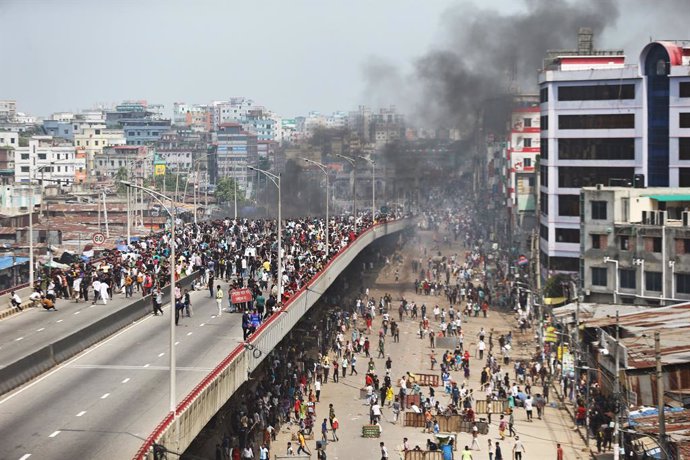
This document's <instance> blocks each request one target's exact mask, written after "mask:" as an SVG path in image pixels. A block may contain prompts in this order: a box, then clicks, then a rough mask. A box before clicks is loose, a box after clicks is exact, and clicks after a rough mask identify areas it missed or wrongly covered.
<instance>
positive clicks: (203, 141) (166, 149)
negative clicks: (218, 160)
mask: <svg viewBox="0 0 690 460" xmlns="http://www.w3.org/2000/svg"><path fill="white" fill-rule="evenodd" d="M209 141H210V136H209V134H208V133H198V132H195V131H193V128H192V129H191V130H184V129H178V130H177V131H169V132H167V133H164V134H163V136H162V137H161V139H160V141H158V143H157V144H156V154H157V155H158V157H159V158H160V159H161V160H163V161H165V165H166V168H169V169H171V170H173V171H185V172H188V171H190V170H191V169H192V168H193V167H196V166H197V165H196V164H195V162H197V160H198V166H199V167H200V168H202V169H206V163H207V162H206V158H204V155H206V153H207V152H208V143H209Z"/></svg>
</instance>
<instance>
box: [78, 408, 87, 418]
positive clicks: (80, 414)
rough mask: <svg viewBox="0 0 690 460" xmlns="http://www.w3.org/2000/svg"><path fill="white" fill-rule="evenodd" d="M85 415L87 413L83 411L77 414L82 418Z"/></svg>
mask: <svg viewBox="0 0 690 460" xmlns="http://www.w3.org/2000/svg"><path fill="white" fill-rule="evenodd" d="M85 413H86V411H85V410H83V411H81V412H79V413H78V414H77V417H81V416H82V415H84V414H85Z"/></svg>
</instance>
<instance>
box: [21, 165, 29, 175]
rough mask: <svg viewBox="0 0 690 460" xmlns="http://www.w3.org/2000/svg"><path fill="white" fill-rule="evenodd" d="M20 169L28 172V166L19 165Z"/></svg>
mask: <svg viewBox="0 0 690 460" xmlns="http://www.w3.org/2000/svg"><path fill="white" fill-rule="evenodd" d="M21 171H22V172H23V173H28V172H29V167H28V166H22V167H21Z"/></svg>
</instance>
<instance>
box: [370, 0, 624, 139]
mask: <svg viewBox="0 0 690 460" xmlns="http://www.w3.org/2000/svg"><path fill="white" fill-rule="evenodd" d="M525 7H526V8H525V10H524V12H520V13H516V14H505V13H502V12H500V11H497V10H492V9H485V8H478V7H476V6H475V5H472V4H469V3H463V4H460V5H459V6H457V7H454V8H452V9H450V10H449V11H448V12H447V13H446V14H445V15H444V17H443V21H442V25H443V27H444V29H445V30H446V31H447V35H448V38H447V40H446V41H445V43H444V44H443V45H442V46H440V47H438V48H436V49H433V50H431V51H430V52H428V53H427V54H426V55H424V56H422V57H420V58H418V59H417V60H416V61H415V62H414V65H413V71H412V73H411V74H410V75H408V76H407V77H406V78H402V77H401V76H400V71H399V70H398V69H396V68H390V66H388V65H379V66H376V65H374V64H372V63H371V62H368V63H367V64H366V65H365V67H364V76H365V79H366V80H367V84H368V91H367V93H368V94H374V93H376V92H379V91H381V92H384V93H386V92H388V91H389V88H390V87H391V85H390V83H391V81H393V82H401V81H404V82H405V84H406V88H405V89H403V90H400V89H399V88H397V85H396V86H394V88H396V91H397V92H398V94H402V95H403V96H404V97H405V99H407V100H408V101H412V104H411V107H405V109H406V110H408V111H410V112H411V113H413V114H415V115H416V120H413V122H417V123H418V124H423V125H426V126H433V127H442V128H460V129H461V130H462V131H464V132H468V131H470V130H471V129H472V128H473V127H474V126H475V122H476V120H477V117H478V116H479V115H480V114H481V115H483V116H484V117H485V120H484V122H485V123H487V125H486V127H487V129H496V130H500V129H502V127H504V126H505V125H504V123H505V121H504V118H503V117H504V116H505V111H504V110H496V113H497V114H496V115H495V116H492V115H491V114H489V115H488V116H487V112H486V108H487V107H490V106H493V107H496V106H498V107H500V108H503V106H504V105H505V103H506V102H507V96H508V95H510V94H511V93H513V92H520V91H522V92H535V91H536V87H537V72H538V70H539V69H540V68H541V64H542V60H543V58H544V57H545V55H546V51H547V50H548V49H561V48H567V49H573V48H575V47H576V43H577V32H578V29H579V28H580V27H589V28H591V29H592V31H593V32H594V37H595V39H596V37H598V36H600V35H601V33H602V32H603V31H604V29H605V28H606V27H607V26H609V25H611V24H613V23H615V21H616V19H617V17H618V4H617V2H616V1H615V0H579V1H567V0H527V1H526V2H525ZM389 94H390V93H389Z"/></svg>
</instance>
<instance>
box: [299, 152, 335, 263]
mask: <svg viewBox="0 0 690 460" xmlns="http://www.w3.org/2000/svg"><path fill="white" fill-rule="evenodd" d="M302 159H303V160H304V161H306V162H307V163H310V164H313V165H314V166H316V167H318V168H319V169H320V170H321V172H323V173H324V175H325V176H326V258H328V256H329V254H330V245H329V236H328V233H329V232H330V228H329V222H330V221H329V220H328V201H329V188H330V187H329V184H328V168H326V165H324V164H323V163H319V162H318V161H314V160H310V159H308V158H302Z"/></svg>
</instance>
